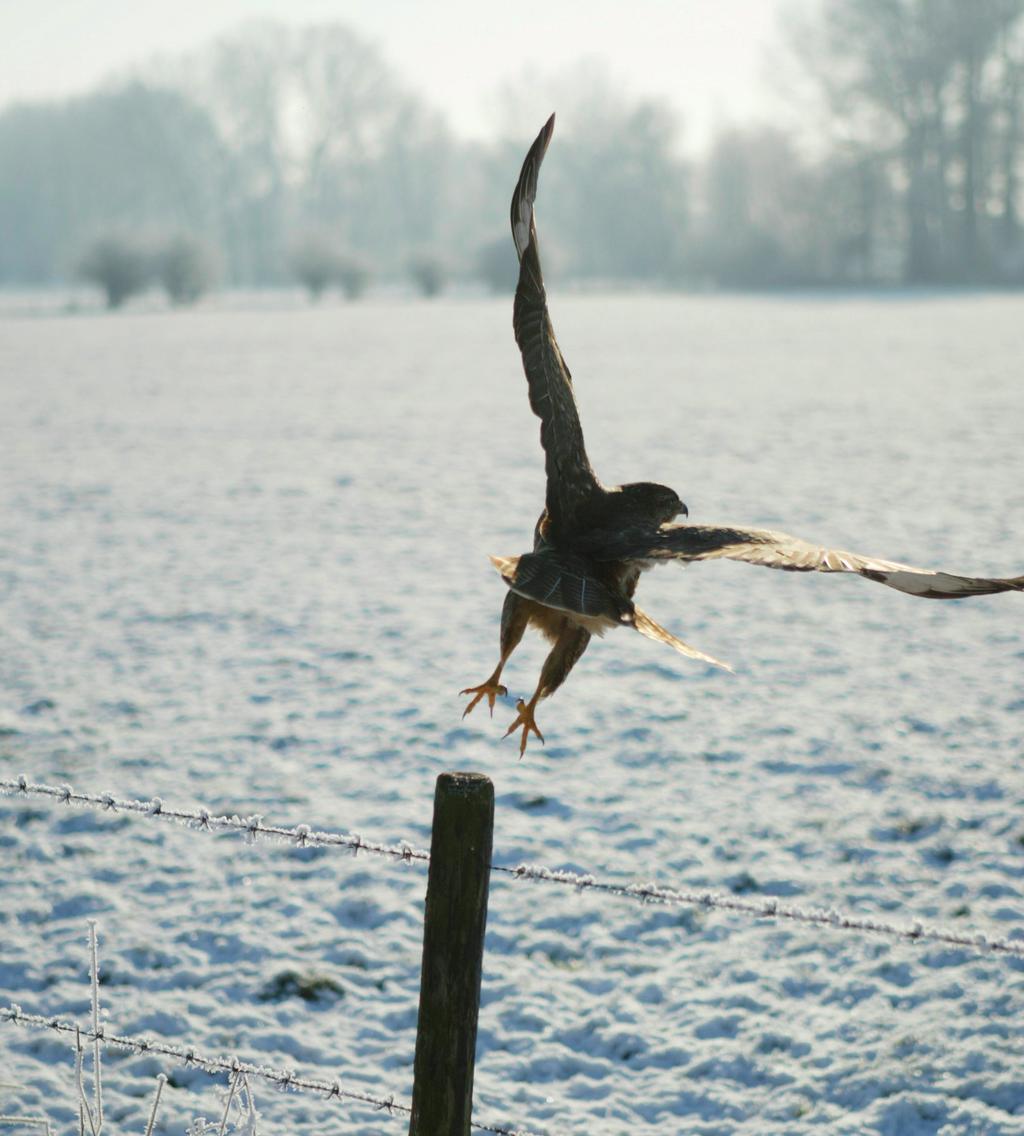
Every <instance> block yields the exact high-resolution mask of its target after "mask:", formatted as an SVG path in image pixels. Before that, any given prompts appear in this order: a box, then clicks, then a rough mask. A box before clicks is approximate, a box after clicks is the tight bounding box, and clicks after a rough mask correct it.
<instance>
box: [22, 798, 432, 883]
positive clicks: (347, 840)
mask: <svg viewBox="0 0 1024 1136" xmlns="http://www.w3.org/2000/svg"><path fill="white" fill-rule="evenodd" d="M0 792H4V793H21V794H23V795H25V796H34V797H52V798H54V799H55V800H57V801H60V802H61V803H62V804H65V805H85V806H89V807H93V808H98V809H101V810H103V811H105V812H112V813H117V812H130V813H138V814H139V815H140V816H146V817H151V818H154V819H157V820H169V821H176V822H177V823H179V824H183V825H185V826H187V827H189V828H193V829H199V830H202V831H205V832H225V831H229V832H238V833H242V834H243V835H244V836H245V837H246V839H248V840H249V841H250V842H253V841H255V840H256V838H257V837H259V836H269V837H271V838H272V839H277V840H286V841H288V842H289V843H290V844H295V845H297V846H298V847H299V848H312V847H334V848H348V849H350V850H351V851H352V852H353V853H354V854H355V853H359V852H370V853H371V854H373V855H376V856H387V857H388V858H390V859H392V860H406V861H409V860H419V861H422V862H423V863H428V862H429V860H430V853H429V852H427V851H425V850H424V849H422V848H414V847H413V846H412V845H411V844H407V843H405V842H404V841H403V842H401V843H399V844H378V843H376V842H374V841H372V840H364V839H363V838H362V837H361V836H360V835H359V834H358V833H355V832H351V833H340V832H322V831H319V830H317V829H314V828H311V827H310V826H309V825H308V824H297V825H295V827H294V828H284V827H282V826H281V825H276V824H264V823H263V816H262V815H261V814H260V813H254V814H252V815H251V816H248V817H242V816H239V815H237V814H234V815H232V816H224V815H215V814H213V813H211V812H210V810H209V809H204V808H198V809H179V808H168V807H167V806H166V805H165V804H164V803H163V801H162V800H161V799H160V798H159V797H152V798H151V799H150V800H148V801H141V800H126V799H122V798H119V797H115V796H114V795H113V793H76V792H75V791H74V790H73V789H72V788H71V786H70V785H35V784H31V783H30V782H29V781H28V780H27V779H26V778H25V777H24V776H21V777H18V778H16V779H15V780H13V781H10V780H0Z"/></svg>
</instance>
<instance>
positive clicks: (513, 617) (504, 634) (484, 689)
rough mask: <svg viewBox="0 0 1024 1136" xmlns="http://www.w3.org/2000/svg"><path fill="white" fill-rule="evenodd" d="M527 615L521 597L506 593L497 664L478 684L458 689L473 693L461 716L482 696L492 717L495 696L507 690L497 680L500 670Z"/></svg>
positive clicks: (503, 666)
mask: <svg viewBox="0 0 1024 1136" xmlns="http://www.w3.org/2000/svg"><path fill="white" fill-rule="evenodd" d="M527 617H528V611H527V607H526V604H525V602H524V601H523V599H522V597H520V596H517V595H516V593H515V592H508V593H506V595H505V603H504V604H503V605H502V608H501V658H500V659H498V665H497V666H496V667H495V668H494V670H493V672H492V673H491V676H490V678H488V679H485V680H484V681H483V682H482V683H481V684H480V685H479V686H468V687H466V689H465V690H462V691H459V693H460V694H472V695H473V700H472V701H471V702H470V703H469V704H468V705H467V706H466V709H465V710H463V711H462V716H463V718H465V716H466V715H467V714H468V713H469V712H470V710H472V709H473V707H474V706H476V704H477V703H478V702H479V701H480V700H481V699H482V698H484V697H486V699H487V704H488V706H490V708H491V716H492V717H493V716H494V700H495V698H497V697H498V696H499V695H505V694H508V690H507V689H506V688H505V687H504V686H502V685H501V683H500V682H498V679H499V678H501V672H502V671H503V670H504V669H505V664H506V663H507V662H508V658H509V655H511V654H512V652H513V651H514V650H515V649H516V647H518V646H519V640H520V639H522V637H523V632H524V631H525V630H526V623H527Z"/></svg>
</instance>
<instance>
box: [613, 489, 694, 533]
mask: <svg viewBox="0 0 1024 1136" xmlns="http://www.w3.org/2000/svg"><path fill="white" fill-rule="evenodd" d="M622 492H623V494H625V496H626V499H627V500H628V502H629V507H630V510H631V511H633V512H635V513H637V514H640V515H642V516H643V517H644V518H645V519H647V520H649V521H651V523H652V524H655V525H663V524H664V523H665V522H666V521H674V520H675V519H676V517H679V516H683V517H686V516H689V510H688V509H687V507H686V505H685V504H684V503H683V502H682V501H681V500H680V499H679V494H678V493H677V492H676V491H675V490H674V489H669V487H668V486H667V485H657V484H656V483H655V482H653V481H637V482H633V483H632V484H630V485H623V486H622Z"/></svg>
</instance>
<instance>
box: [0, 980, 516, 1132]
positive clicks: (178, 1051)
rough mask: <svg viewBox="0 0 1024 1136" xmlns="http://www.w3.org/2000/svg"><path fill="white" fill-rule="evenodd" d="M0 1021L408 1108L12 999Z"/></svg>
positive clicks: (391, 1108) (406, 1111)
mask: <svg viewBox="0 0 1024 1136" xmlns="http://www.w3.org/2000/svg"><path fill="white" fill-rule="evenodd" d="M0 1021H6V1022H11V1023H13V1024H14V1025H20V1026H29V1027H31V1028H35V1029H49V1030H54V1031H55V1032H56V1033H65V1034H73V1035H74V1036H75V1037H76V1038H78V1039H83V1040H86V1041H96V1042H99V1043H101V1044H103V1045H105V1046H107V1047H109V1048H111V1049H120V1050H123V1051H125V1052H129V1053H136V1054H155V1055H157V1056H159V1057H169V1058H171V1059H172V1060H174V1061H177V1062H179V1063H180V1064H182V1065H185V1066H192V1067H194V1068H196V1069H202V1070H204V1071H205V1072H207V1073H228V1074H230V1075H231V1076H232V1077H238V1076H240V1075H241V1076H244V1077H259V1078H261V1079H262V1080H264V1081H269V1082H270V1083H271V1084H274V1085H276V1086H277V1087H278V1088H279V1089H283V1090H285V1091H288V1090H294V1091H296V1092H311V1093H318V1094H320V1095H321V1096H323V1097H324V1098H325V1099H327V1100H349V1101H354V1102H356V1103H358V1104H364V1105H368V1106H370V1107H371V1108H373V1109H374V1110H375V1111H377V1112H386V1113H389V1114H390V1115H405V1116H410V1115H411V1114H412V1108H411V1107H410V1106H409V1105H407V1104H402V1103H401V1102H399V1101H396V1100H395V1098H394V1096H393V1095H392V1096H388V1097H375V1096H373V1094H372V1093H364V1092H361V1091H360V1090H358V1089H348V1088H344V1087H342V1084H341V1082H340V1081H337V1080H335V1081H327V1080H324V1079H323V1078H320V1077H306V1076H303V1075H302V1074H299V1073H296V1072H295V1071H294V1070H293V1069H274V1068H272V1067H271V1066H269V1065H259V1064H256V1063H255V1062H251V1061H239V1059H238V1058H237V1057H222V1056H219V1057H213V1056H210V1055H209V1054H204V1053H199V1052H198V1051H197V1050H196V1049H195V1048H194V1047H192V1046H181V1045H171V1044H170V1043H169V1042H166V1041H155V1040H153V1039H152V1038H147V1037H129V1036H126V1035H122V1034H116V1033H110V1032H109V1031H107V1030H106V1029H104V1028H100V1029H99V1030H95V1031H94V1030H92V1029H89V1028H87V1027H85V1026H82V1025H79V1024H78V1023H76V1022H68V1021H62V1020H61V1019H60V1018H57V1017H46V1016H45V1015H43V1014H26V1013H25V1011H24V1010H22V1008H21V1007H20V1006H19V1005H18V1004H17V1003H15V1002H12V1003H11V1004H10V1005H8V1006H0ZM472 1126H473V1127H474V1128H475V1129H477V1130H478V1131H480V1132H492V1133H495V1134H496V1136H536V1134H535V1133H532V1132H528V1131H527V1130H526V1129H523V1128H502V1127H501V1126H499V1125H492V1124H484V1123H482V1122H480V1121H477V1120H474V1121H472Z"/></svg>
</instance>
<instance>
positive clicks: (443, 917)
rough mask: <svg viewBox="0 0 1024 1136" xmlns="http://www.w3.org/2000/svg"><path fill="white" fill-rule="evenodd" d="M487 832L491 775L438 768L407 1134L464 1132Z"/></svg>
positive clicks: (463, 1135)
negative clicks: (439, 772) (445, 771)
mask: <svg viewBox="0 0 1024 1136" xmlns="http://www.w3.org/2000/svg"><path fill="white" fill-rule="evenodd" d="M493 835H494V786H493V785H492V784H491V780H490V778H488V777H485V776H483V774H481V773H442V774H441V776H440V777H438V779H437V787H436V789H435V792H434V829H433V834H432V836H431V839H430V870H429V873H428V877H427V906H426V915H425V918H424V924H423V970H422V974H421V976H420V1012H419V1018H418V1020H417V1024H416V1064H415V1068H414V1074H413V1076H414V1081H413V1090H412V1120H411V1121H410V1123H409V1136H469V1121H470V1114H471V1112H472V1107H473V1065H474V1061H475V1058H476V1020H477V1013H478V1011H479V1008H480V975H481V971H482V969H483V957H484V929H485V927H486V925H487V888H488V884H489V882H490V867H491V846H492V842H493Z"/></svg>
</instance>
